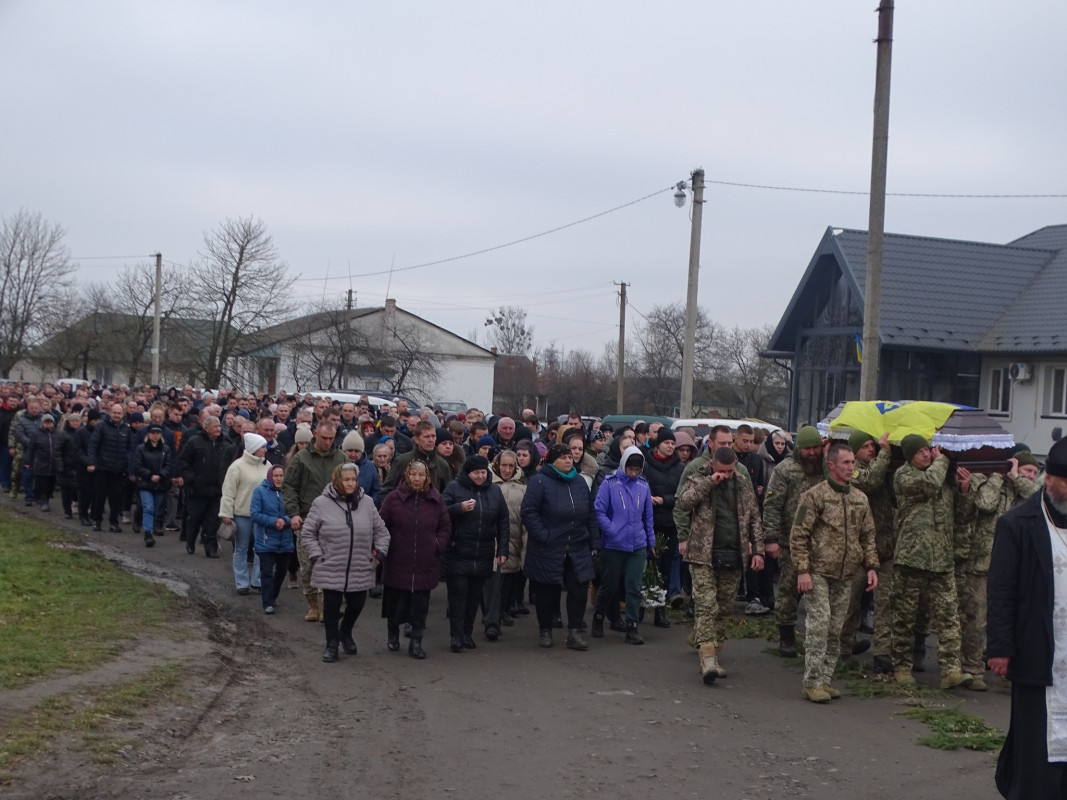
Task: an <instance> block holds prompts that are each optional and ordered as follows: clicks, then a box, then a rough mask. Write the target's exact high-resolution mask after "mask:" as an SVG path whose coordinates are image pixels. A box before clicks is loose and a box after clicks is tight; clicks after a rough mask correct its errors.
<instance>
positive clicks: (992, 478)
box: [960, 473, 1036, 575]
mask: <svg viewBox="0 0 1067 800" xmlns="http://www.w3.org/2000/svg"><path fill="white" fill-rule="evenodd" d="M1031 487H1034V488H1031ZM1035 490H1036V486H1035V484H1034V482H1033V481H1031V480H1029V479H1028V478H1024V477H1023V476H1021V475H1020V476H1019V477H1017V478H1014V479H1013V478H1009V477H1007V476H1006V475H1000V474H998V473H994V474H992V475H975V476H974V477H973V478H972V479H971V494H973V495H974V510H975V516H974V523H973V525H971V527H970V530H969V534H970V536H969V541H968V543H967V547H966V553H967V556H966V559H965V561H964V562H963V563H962V564H961V565H960V566H961V567H962V569H963V570H965V571H966V572H972V573H974V574H976V575H984V574H986V573H987V572H989V557H990V555H992V553H993V533H994V531H995V530H996V526H997V520H998V519H1000V515H1001V514H1003V513H1004V512H1005V511H1008V510H1009V509H1011V508H1013V507H1014V506H1016V505H1018V504H1019V503H1021V502H1022V501H1023V500H1025V499H1026V498H1027V497H1029V496H1030V495H1031V494H1033V493H1034V491H1035Z"/></svg>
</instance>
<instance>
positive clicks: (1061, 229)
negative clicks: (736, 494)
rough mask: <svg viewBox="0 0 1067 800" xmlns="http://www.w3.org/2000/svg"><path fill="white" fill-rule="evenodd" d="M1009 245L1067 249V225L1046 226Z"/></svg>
mask: <svg viewBox="0 0 1067 800" xmlns="http://www.w3.org/2000/svg"><path fill="white" fill-rule="evenodd" d="M1008 244H1011V245H1016V246H1018V247H1040V248H1042V249H1044V250H1063V249H1064V248H1067V225H1046V226H1045V227H1044V228H1038V229H1037V230H1036V231H1034V232H1033V233H1028V234H1026V235H1025V236H1020V237H1019V238H1018V239H1016V240H1015V241H1013V242H1008Z"/></svg>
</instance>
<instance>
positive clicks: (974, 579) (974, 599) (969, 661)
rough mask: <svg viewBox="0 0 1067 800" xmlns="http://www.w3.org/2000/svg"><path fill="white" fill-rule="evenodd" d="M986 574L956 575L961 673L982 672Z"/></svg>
mask: <svg viewBox="0 0 1067 800" xmlns="http://www.w3.org/2000/svg"><path fill="white" fill-rule="evenodd" d="M986 577H987V576H986V574H985V573H982V574H978V573H975V572H963V573H960V574H959V575H957V576H956V590H957V591H958V592H959V596H960V597H959V614H960V637H961V639H962V644H961V646H960V662H961V665H962V667H963V671H964V672H968V673H970V674H971V675H984V674H985V622H986V619H985V618H986V594H985V592H986Z"/></svg>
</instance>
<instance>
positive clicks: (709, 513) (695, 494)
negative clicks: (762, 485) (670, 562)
mask: <svg viewBox="0 0 1067 800" xmlns="http://www.w3.org/2000/svg"><path fill="white" fill-rule="evenodd" d="M711 472H712V470H711V463H710V462H707V463H705V464H704V465H703V466H701V467H700V468H699V469H698V470H697V471H696V474H695V475H691V476H690V477H689V478H688V479H686V482H685V488H684V489H683V490H682V492H681V494H679V495H678V498H677V500H676V502H675V508H678V507H679V506H681V507H682V508H683V509H684V510H685V511H686V512H687V513H689V514H691V515H692V516H691V522H690V525H689V526H688V528H687V530H686V538H685V539H683V538H682V533H681V531H679V532H678V540H679V541H688V542H689V544H688V546H687V548H688V549H687V550H686V553H685V560H686V561H688V562H689V563H690V564H706V565H710V564H711V551H712V542H713V541H714V539H715V504H714V502H713V501H712V499H711V487H712V486H714V485H715V482H714V481H713V480H712V479H711ZM733 484H734V493H735V497H736V499H737V526H738V528H739V529H740V531H741V542H740V550H741V552H742V553H743V554H745V556H746V562H747V558H748V556H749V555H751V554H756V555H763V523H762V522H761V521H760V516H759V505H758V504H757V503H756V492H755V490H754V489H753V488H752V481H751V479H750V478H749V477H748V475H747V474H742V473H741V471H740V470H738V471H737V472H735V473H734V478H733Z"/></svg>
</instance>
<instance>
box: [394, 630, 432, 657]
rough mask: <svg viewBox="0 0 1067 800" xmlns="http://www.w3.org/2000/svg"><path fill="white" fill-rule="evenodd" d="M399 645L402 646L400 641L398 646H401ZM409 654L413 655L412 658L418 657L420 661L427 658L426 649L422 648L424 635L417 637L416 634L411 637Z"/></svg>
mask: <svg viewBox="0 0 1067 800" xmlns="http://www.w3.org/2000/svg"><path fill="white" fill-rule="evenodd" d="M399 646H400V643H399V642H397V647H399ZM408 655H409V656H411V657H412V658H417V659H419V660H420V661H421V660H422V659H424V658H426V651H425V650H423V649H422V637H421V636H420V637H419V638H417V639H416V638H415V637H414V636H412V637H411V639H410V640H409V641H408Z"/></svg>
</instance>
